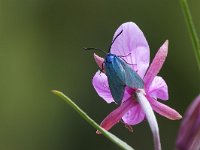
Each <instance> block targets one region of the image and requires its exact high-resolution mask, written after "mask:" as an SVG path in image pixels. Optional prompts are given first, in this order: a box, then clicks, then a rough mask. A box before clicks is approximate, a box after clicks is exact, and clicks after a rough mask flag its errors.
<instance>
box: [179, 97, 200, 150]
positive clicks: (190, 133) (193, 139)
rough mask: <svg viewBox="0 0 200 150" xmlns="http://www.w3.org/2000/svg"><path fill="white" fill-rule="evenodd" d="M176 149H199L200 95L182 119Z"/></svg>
mask: <svg viewBox="0 0 200 150" xmlns="http://www.w3.org/2000/svg"><path fill="white" fill-rule="evenodd" d="M176 148H177V150H199V149H200V95H199V96H198V97H197V98H196V99H195V100H194V101H193V102H192V104H191V105H190V106H189V107H188V109H187V111H186V113H185V115H184V117H183V121H182V123H181V126H180V129H179V133H178V137H177V141H176Z"/></svg>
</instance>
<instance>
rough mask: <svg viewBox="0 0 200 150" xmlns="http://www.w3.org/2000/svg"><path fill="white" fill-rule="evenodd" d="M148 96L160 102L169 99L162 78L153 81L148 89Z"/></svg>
mask: <svg viewBox="0 0 200 150" xmlns="http://www.w3.org/2000/svg"><path fill="white" fill-rule="evenodd" d="M148 95H149V96H150V97H153V98H155V99H157V98H159V99H162V100H168V99H169V96H168V87H167V84H166V82H165V81H164V79H163V78H162V77H159V76H156V77H155V78H154V79H153V81H152V83H151V85H150V87H149V91H148Z"/></svg>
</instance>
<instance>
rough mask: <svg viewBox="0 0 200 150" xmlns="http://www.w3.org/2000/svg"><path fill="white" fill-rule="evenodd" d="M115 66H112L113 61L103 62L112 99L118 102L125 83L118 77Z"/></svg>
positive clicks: (122, 93) (121, 96)
mask: <svg viewBox="0 0 200 150" xmlns="http://www.w3.org/2000/svg"><path fill="white" fill-rule="evenodd" d="M115 67H116V66H114V65H113V63H105V69H106V75H107V77H108V83H109V87H110V91H111V94H112V97H113V99H114V101H115V102H116V103H117V104H119V103H121V101H122V99H123V96H124V90H125V84H124V82H122V80H121V79H120V78H119V76H118V73H117V72H116V70H117V69H116V68H115Z"/></svg>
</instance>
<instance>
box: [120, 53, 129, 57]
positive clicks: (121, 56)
mask: <svg viewBox="0 0 200 150" xmlns="http://www.w3.org/2000/svg"><path fill="white" fill-rule="evenodd" d="M129 55H131V53H128V54H127V55H124V56H121V55H120V56H118V57H127V56H129Z"/></svg>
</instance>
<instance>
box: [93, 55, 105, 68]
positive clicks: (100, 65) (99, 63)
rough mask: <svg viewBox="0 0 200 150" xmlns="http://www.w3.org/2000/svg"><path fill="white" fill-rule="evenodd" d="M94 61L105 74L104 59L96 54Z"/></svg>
mask: <svg viewBox="0 0 200 150" xmlns="http://www.w3.org/2000/svg"><path fill="white" fill-rule="evenodd" d="M94 60H95V62H96V63H97V65H98V66H99V68H100V69H101V71H103V72H104V68H103V63H104V59H103V58H102V57H100V56H98V55H97V54H95V53H94Z"/></svg>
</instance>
